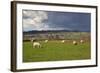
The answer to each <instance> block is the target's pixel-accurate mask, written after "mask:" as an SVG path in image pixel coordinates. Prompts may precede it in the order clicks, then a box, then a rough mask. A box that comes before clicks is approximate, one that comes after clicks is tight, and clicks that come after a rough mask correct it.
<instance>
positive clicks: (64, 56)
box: [23, 40, 91, 62]
mask: <svg viewBox="0 0 100 73" xmlns="http://www.w3.org/2000/svg"><path fill="white" fill-rule="evenodd" d="M78 41H79V40H78ZM39 42H40V43H41V45H42V47H41V48H33V47H32V42H30V41H24V42H23V62H40V61H62V60H85V59H90V58H91V47H90V42H89V41H86V42H84V43H79V42H78V44H77V45H74V44H73V43H72V41H71V40H68V41H67V40H66V42H64V43H61V40H49V41H48V42H47V43H45V42H44V41H39Z"/></svg>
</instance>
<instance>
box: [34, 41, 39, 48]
mask: <svg viewBox="0 0 100 73" xmlns="http://www.w3.org/2000/svg"><path fill="white" fill-rule="evenodd" d="M33 48H41V44H40V43H39V42H33Z"/></svg>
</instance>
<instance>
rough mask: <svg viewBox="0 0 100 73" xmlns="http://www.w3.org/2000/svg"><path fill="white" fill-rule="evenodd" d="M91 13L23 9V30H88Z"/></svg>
mask: <svg viewBox="0 0 100 73" xmlns="http://www.w3.org/2000/svg"><path fill="white" fill-rule="evenodd" d="M90 25H91V14H90V13H76V12H55V11H36V10H23V31H31V30H39V31H41V30H77V31H88V32H89V31H90Z"/></svg>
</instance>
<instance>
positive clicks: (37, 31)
mask: <svg viewBox="0 0 100 73" xmlns="http://www.w3.org/2000/svg"><path fill="white" fill-rule="evenodd" d="M48 32H54V33H57V32H89V31H78V30H31V31H24V32H23V33H26V34H27V33H28V34H36V33H48Z"/></svg>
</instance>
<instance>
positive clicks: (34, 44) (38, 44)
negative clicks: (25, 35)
mask: <svg viewBox="0 0 100 73" xmlns="http://www.w3.org/2000/svg"><path fill="white" fill-rule="evenodd" d="M65 41H66V40H61V43H65ZM31 42H32V45H33V48H41V47H42V46H41V44H40V42H38V41H36V40H34V39H31ZM44 42H45V43H47V42H49V41H48V40H45V41H44ZM72 43H73V45H77V44H78V42H77V41H75V40H74V41H73V42H72ZM80 43H81V44H82V43H84V40H80Z"/></svg>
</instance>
